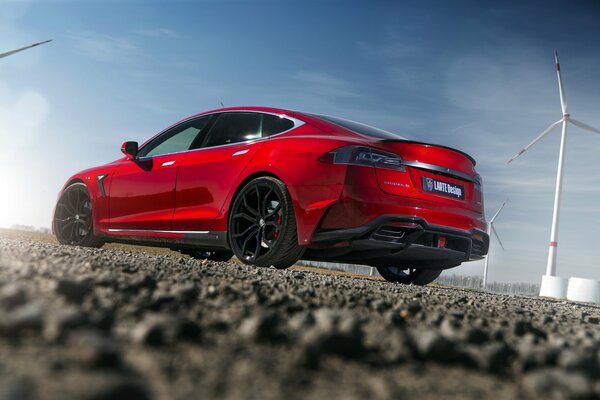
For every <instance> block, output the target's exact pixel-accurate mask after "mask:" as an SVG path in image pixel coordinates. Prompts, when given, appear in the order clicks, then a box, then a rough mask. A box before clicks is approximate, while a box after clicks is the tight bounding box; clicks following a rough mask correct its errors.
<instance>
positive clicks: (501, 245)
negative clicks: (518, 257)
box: [492, 225, 504, 250]
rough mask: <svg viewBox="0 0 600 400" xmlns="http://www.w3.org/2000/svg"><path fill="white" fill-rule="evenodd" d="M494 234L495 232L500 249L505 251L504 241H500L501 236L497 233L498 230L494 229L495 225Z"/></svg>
mask: <svg viewBox="0 0 600 400" xmlns="http://www.w3.org/2000/svg"><path fill="white" fill-rule="evenodd" d="M492 232H494V236H496V239H498V243H500V247H502V250H504V245H503V244H502V240H500V236H498V232H496V228H494V225H492Z"/></svg>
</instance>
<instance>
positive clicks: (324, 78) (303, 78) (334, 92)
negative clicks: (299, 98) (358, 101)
mask: <svg viewBox="0 0 600 400" xmlns="http://www.w3.org/2000/svg"><path fill="white" fill-rule="evenodd" d="M292 78H293V79H294V80H297V81H299V82H302V83H303V84H306V86H305V88H306V89H308V90H309V91H311V92H314V93H316V94H319V95H323V96H332V97H357V96H359V94H358V93H356V92H355V91H354V90H355V89H354V87H353V86H352V85H351V84H350V83H349V82H346V81H345V80H343V79H340V78H337V77H335V76H333V75H329V74H326V73H323V72H316V71H298V72H296V73H295V74H294V76H293V77H292Z"/></svg>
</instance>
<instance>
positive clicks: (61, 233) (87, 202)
mask: <svg viewBox="0 0 600 400" xmlns="http://www.w3.org/2000/svg"><path fill="white" fill-rule="evenodd" d="M53 223H54V232H55V233H56V238H57V239H58V241H59V242H60V243H61V244H70V245H74V246H87V247H101V246H102V245H103V244H104V242H103V241H102V240H100V239H98V238H97V237H96V236H95V235H94V219H93V217H92V200H91V199H90V195H89V192H88V190H87V187H86V186H85V184H84V183H81V182H78V183H74V184H72V185H69V186H68V187H67V188H66V189H65V190H64V191H63V193H62V194H61V196H60V198H59V200H58V204H57V205H56V211H55V213H54V221H53Z"/></svg>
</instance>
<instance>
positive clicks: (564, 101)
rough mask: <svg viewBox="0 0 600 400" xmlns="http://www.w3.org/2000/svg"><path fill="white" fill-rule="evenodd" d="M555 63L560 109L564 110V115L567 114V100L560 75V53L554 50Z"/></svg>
mask: <svg viewBox="0 0 600 400" xmlns="http://www.w3.org/2000/svg"><path fill="white" fill-rule="evenodd" d="M554 61H556V75H557V77H558V90H559V93H560V108H561V109H562V113H563V115H565V114H566V113H567V98H566V97H565V90H564V87H563V81H562V76H561V74H560V63H559V62H558V51H556V50H554Z"/></svg>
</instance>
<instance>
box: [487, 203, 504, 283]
mask: <svg viewBox="0 0 600 400" xmlns="http://www.w3.org/2000/svg"><path fill="white" fill-rule="evenodd" d="M507 202H508V199H507V200H505V201H504V203H502V205H501V206H500V208H499V209H498V211H496V214H494V216H493V217H492V219H490V222H488V232H487V233H488V236H489V237H491V236H492V232H493V233H494V236H496V239H498V243H500V247H502V250H504V245H503V244H502V240H500V236H499V235H498V232H496V228H494V221H495V220H496V218H498V215H500V211H502V209H503V208H504V206H505V205H506V203H507ZM489 260H490V252H489V250H488V254H487V256H485V264H484V267H483V282H482V285H481V286H482V287H483V288H484V289H485V287H486V285H487V273H488V265H489Z"/></svg>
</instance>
